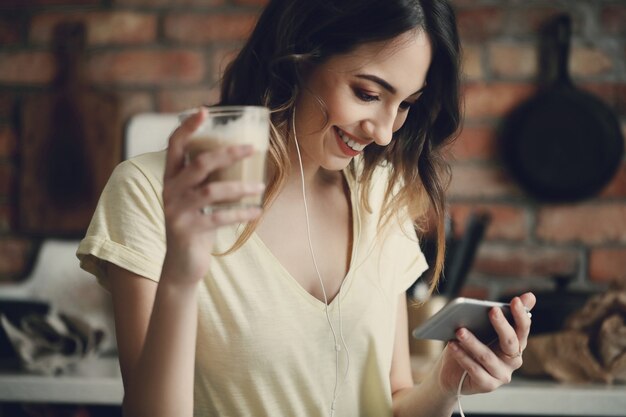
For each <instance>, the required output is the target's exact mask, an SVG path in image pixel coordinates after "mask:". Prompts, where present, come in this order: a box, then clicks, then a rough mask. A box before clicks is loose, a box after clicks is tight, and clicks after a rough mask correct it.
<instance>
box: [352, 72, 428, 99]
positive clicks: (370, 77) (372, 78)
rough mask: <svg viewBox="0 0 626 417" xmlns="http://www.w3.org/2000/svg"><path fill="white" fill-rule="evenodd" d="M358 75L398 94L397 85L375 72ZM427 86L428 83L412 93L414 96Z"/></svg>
mask: <svg viewBox="0 0 626 417" xmlns="http://www.w3.org/2000/svg"><path fill="white" fill-rule="evenodd" d="M356 77H357V78H362V79H365V80H369V81H372V82H375V83H376V84H378V85H380V86H381V87H382V88H384V89H385V90H387V91H389V92H390V93H391V94H396V93H397V92H398V90H397V89H396V87H394V86H393V85H391V84H389V83H388V82H387V81H385V80H383V79H382V78H380V77H378V76H376V75H373V74H357V75H356ZM425 87H426V85H424V86H423V87H422V88H420V89H419V90H417V91H416V92H414V93H413V94H411V96H414V95H416V94H419V93H421V92H422V91H424V88H425ZM409 97H410V96H409Z"/></svg>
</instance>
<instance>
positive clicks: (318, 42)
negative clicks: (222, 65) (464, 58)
mask: <svg viewBox="0 0 626 417" xmlns="http://www.w3.org/2000/svg"><path fill="white" fill-rule="evenodd" d="M410 30H423V31H424V32H425V33H426V34H427V35H428V37H429V38H430V41H431V44H432V51H433V54H432V62H431V65H430V67H429V70H428V72H427V75H426V88H425V89H424V92H423V93H422V96H421V97H420V98H419V100H418V101H417V103H416V104H415V105H413V106H412V107H411V109H410V111H409V114H408V116H407V120H406V121H405V123H404V125H403V126H402V128H400V129H399V130H398V131H397V132H395V133H394V137H393V140H392V141H391V143H390V144H389V145H388V146H378V145H376V144H370V145H369V146H367V147H366V148H365V150H364V153H363V169H362V170H359V171H360V174H359V178H358V182H359V183H360V186H361V187H362V189H363V190H364V192H363V193H361V196H362V197H361V204H363V205H364V207H366V208H368V209H369V204H368V201H369V198H368V193H367V190H368V189H369V184H370V183H371V180H372V176H373V173H374V171H375V169H376V167H378V166H380V165H381V164H385V165H387V166H389V167H390V171H391V176H390V180H389V183H388V186H387V192H386V195H385V199H384V205H383V218H385V217H386V216H388V215H389V214H391V213H394V212H397V209H399V208H404V207H407V208H408V210H409V214H410V215H411V217H412V218H413V219H415V221H416V222H417V219H419V218H423V217H424V216H423V215H424V214H425V210H426V209H425V207H426V206H428V205H430V208H431V209H432V211H433V213H434V215H435V218H436V219H437V222H436V223H437V226H436V232H437V247H438V250H437V256H436V260H435V268H434V275H433V276H434V278H433V280H432V281H431V290H433V289H434V288H435V287H436V285H437V281H438V277H439V275H440V272H441V270H442V267H443V259H444V250H445V239H444V231H443V229H444V226H443V225H444V217H445V213H444V212H445V196H444V191H445V187H446V186H447V182H448V180H449V167H448V166H447V164H446V163H445V162H444V161H443V159H442V157H441V155H440V148H441V147H442V145H444V144H446V143H447V142H448V141H450V140H451V138H452V137H453V134H454V133H455V132H456V131H457V130H458V127H459V123H460V111H459V71H460V62H459V61H460V58H459V56H460V46H459V38H458V33H457V28H456V19H455V15H454V12H453V10H452V8H451V7H450V5H449V4H448V3H447V1H446V0H384V1H381V0H359V1H354V0H314V1H312V0H271V1H270V2H269V4H268V5H267V7H266V8H265V10H264V12H263V13H262V15H261V16H260V18H259V21H258V22H257V25H256V27H255V29H254V31H253V33H252V35H251V36H250V38H249V39H248V41H247V43H246V44H245V46H244V47H243V49H242V50H241V51H240V53H239V55H238V56H237V57H236V58H235V59H234V60H233V61H232V62H231V64H230V65H229V66H228V68H227V69H226V71H225V74H224V77H223V80H222V87H221V101H220V105H262V106H266V107H268V108H269V109H270V110H271V113H272V115H271V121H272V123H271V125H272V126H271V135H270V151H269V162H270V164H271V165H272V170H271V173H272V174H271V175H272V177H271V178H269V181H268V188H267V190H266V194H265V199H264V200H265V201H264V207H267V206H269V205H270V204H271V203H272V202H273V201H274V199H275V198H276V196H277V195H278V193H279V192H280V190H281V188H282V186H283V185H284V183H285V180H286V178H287V176H288V174H289V172H290V170H291V164H290V161H289V157H288V139H289V136H290V135H289V134H288V132H289V130H290V129H289V120H290V118H291V117H292V115H293V108H294V104H295V101H296V99H297V97H298V94H299V93H300V89H301V86H302V81H303V79H302V78H303V74H304V73H305V71H306V68H311V66H314V65H316V64H320V63H322V62H324V61H325V60H327V59H328V58H330V57H332V56H334V55H337V54H345V53H349V52H350V51H352V50H354V49H355V48H357V47H358V46H360V45H362V44H364V43H368V42H380V41H387V40H391V39H393V38H395V37H397V36H398V35H401V34H403V33H405V32H407V31H410ZM426 203H429V204H426ZM257 223H258V221H257V222H251V223H249V224H248V225H247V226H246V228H245V229H244V231H243V233H242V234H241V236H240V237H239V239H238V240H237V242H236V243H235V245H234V246H233V247H232V248H231V249H230V250H229V251H228V252H230V251H232V250H235V249H237V248H238V247H240V246H241V245H242V244H243V243H244V242H245V241H246V240H247V239H248V238H249V237H250V235H251V234H252V232H253V231H254V229H255V227H256V225H257ZM416 227H418V228H419V227H421V225H420V224H419V223H416ZM228 252H227V253H228Z"/></svg>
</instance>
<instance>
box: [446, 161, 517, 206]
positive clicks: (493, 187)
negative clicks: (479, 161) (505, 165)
mask: <svg viewBox="0 0 626 417" xmlns="http://www.w3.org/2000/svg"><path fill="white" fill-rule="evenodd" d="M448 194H449V196H450V197H452V198H473V199H478V198H502V197H514V196H520V195H521V191H520V190H519V188H518V187H517V186H516V185H515V184H514V183H513V182H512V181H511V179H510V178H509V177H508V176H507V174H506V173H505V172H504V171H503V170H502V169H501V168H500V167H497V166H491V165H481V166H477V165H466V164H458V165H455V166H454V167H453V177H452V182H451V183H450V187H449V189H448Z"/></svg>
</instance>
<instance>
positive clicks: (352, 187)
mask: <svg viewBox="0 0 626 417" xmlns="http://www.w3.org/2000/svg"><path fill="white" fill-rule="evenodd" d="M348 169H349V168H345V169H344V170H342V174H343V177H344V180H345V181H346V184H347V185H348V191H349V194H350V210H351V222H352V228H351V229H352V245H351V251H350V263H349V265H348V271H347V272H346V274H345V276H344V277H343V280H342V281H341V285H340V287H339V291H338V292H337V294H336V295H335V297H333V299H332V300H330V302H329V303H328V308H329V309H332V308H333V306H334V305H335V304H336V302H337V299H338V298H340V297H341V299H343V298H344V297H345V296H346V294H347V292H348V290H349V288H350V283H351V281H352V275H353V273H352V271H353V270H354V269H355V268H354V266H355V263H356V261H357V259H356V254H357V253H358V252H357V246H358V244H359V242H358V236H359V235H360V233H359V229H360V227H361V225H360V222H359V221H358V219H359V215H358V212H357V211H358V209H357V207H356V206H357V205H358V204H359V201H358V199H357V198H356V187H357V184H356V183H355V181H354V179H353V178H351V176H352V174H351V173H350V172H348ZM250 240H252V241H253V242H254V243H255V244H256V245H257V246H258V247H259V249H261V250H262V251H263V252H265V254H266V255H267V257H268V258H269V259H271V261H272V262H273V263H275V264H276V265H278V266H279V269H280V270H281V271H282V273H283V276H284V278H285V279H286V281H287V282H289V283H290V284H291V286H292V287H294V288H295V289H296V291H297V292H299V293H300V294H301V295H302V296H303V297H304V298H305V299H307V300H308V301H309V302H311V303H312V304H313V305H314V306H316V307H318V308H320V309H325V307H326V304H325V303H324V300H321V299H319V298H317V297H315V296H314V295H313V294H311V293H310V292H309V291H307V290H306V289H305V288H304V287H303V286H302V285H301V284H300V283H299V282H298V280H297V279H296V278H295V277H294V276H293V275H292V274H291V272H289V271H288V270H287V268H286V267H285V266H284V265H283V264H282V262H281V261H280V260H279V259H278V257H276V255H274V253H273V252H272V251H271V249H270V248H269V247H268V246H267V245H266V244H265V242H263V239H261V237H260V236H259V235H258V233H257V232H256V231H254V232H253V233H252V235H251V236H250Z"/></svg>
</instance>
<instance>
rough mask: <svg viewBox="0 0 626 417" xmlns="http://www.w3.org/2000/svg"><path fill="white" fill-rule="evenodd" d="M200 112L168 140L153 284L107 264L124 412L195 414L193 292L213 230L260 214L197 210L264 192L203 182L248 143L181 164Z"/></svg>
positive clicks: (133, 415) (206, 262)
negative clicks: (161, 253)
mask: <svg viewBox="0 0 626 417" xmlns="http://www.w3.org/2000/svg"><path fill="white" fill-rule="evenodd" d="M204 117H206V112H199V113H198V114H196V115H194V116H191V117H189V118H188V119H186V120H185V122H184V123H183V124H182V126H181V127H179V128H178V129H176V131H175V132H174V133H173V134H172V136H171V137H170V141H169V147H168V151H167V160H166V166H165V173H164V177H163V209H164V216H165V233H166V243H167V250H166V255H165V259H164V261H163V268H162V270H161V276H160V280H159V283H158V285H157V284H156V283H155V282H153V281H150V280H148V279H146V278H144V277H141V276H139V275H136V274H133V273H131V272H129V271H127V270H125V269H122V268H120V267H117V266H115V265H113V264H108V275H109V279H110V281H111V292H112V295H113V305H114V312H115V325H116V333H117V341H118V349H119V355H120V366H121V370H122V377H123V380H124V390H125V395H124V403H123V409H124V412H125V415H127V416H130V417H144V416H146V417H147V416H150V417H159V416H164V417H165V416H167V417H171V416H177V417H191V416H192V415H193V383H194V363H195V350H196V333H197V328H196V327H197V321H198V317H197V314H198V305H197V291H198V283H199V282H200V281H201V280H202V279H203V278H204V277H205V276H206V274H207V273H208V271H209V266H210V262H211V260H212V256H211V255H210V254H211V252H212V250H213V245H214V240H215V232H216V230H217V229H218V228H219V227H221V226H224V225H228V224H237V223H243V222H247V221H250V220H252V219H254V218H256V217H258V216H259V214H260V212H261V211H260V209H258V208H248V209H245V208H244V209H237V208H233V209H228V210H221V211H216V212H213V213H211V214H207V215H205V214H203V213H202V212H201V210H200V209H201V208H202V207H205V206H210V205H212V204H215V203H219V202H224V201H237V200H239V199H241V198H242V197H244V196H247V195H255V194H258V193H260V192H261V191H262V190H263V187H262V186H261V185H259V184H244V183H242V182H235V181H231V182H209V181H207V178H208V176H209V175H210V174H211V173H212V172H214V171H215V170H217V169H220V168H223V167H226V166H229V165H232V164H233V163H235V162H237V161H239V160H241V159H242V158H245V157H246V156H249V155H250V154H251V153H252V149H251V147H249V146H231V147H224V148H220V149H217V150H215V151H210V152H204V153H201V154H199V155H197V156H196V157H194V159H193V160H192V161H191V162H189V163H187V162H186V161H185V153H186V147H187V145H188V143H189V136H190V134H191V133H192V132H193V131H194V130H195V129H196V128H197V126H198V125H199V123H200V122H201V121H202V120H203V119H204Z"/></svg>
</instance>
